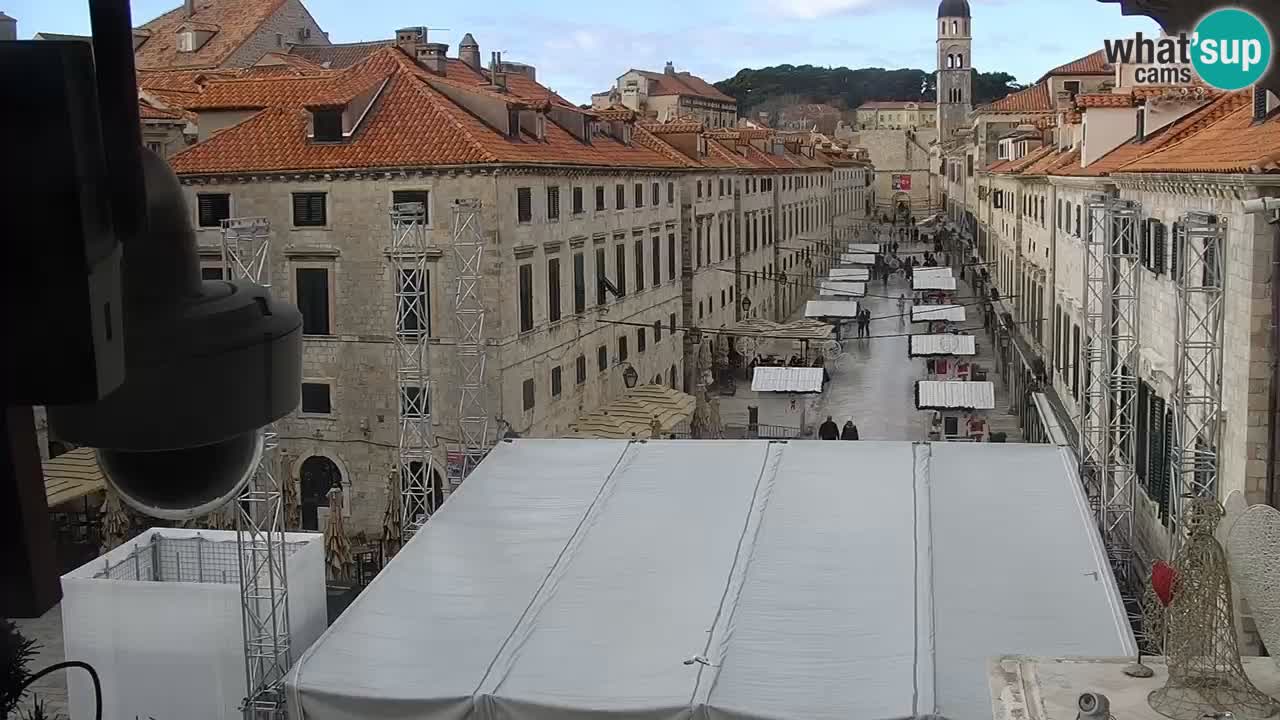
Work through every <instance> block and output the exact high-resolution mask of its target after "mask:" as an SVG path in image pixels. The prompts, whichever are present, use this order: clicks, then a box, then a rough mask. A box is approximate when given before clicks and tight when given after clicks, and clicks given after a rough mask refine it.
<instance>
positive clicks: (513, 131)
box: [507, 110, 520, 140]
mask: <svg viewBox="0 0 1280 720" xmlns="http://www.w3.org/2000/svg"><path fill="white" fill-rule="evenodd" d="M507 136H508V137H510V138H512V139H513V140H519V139H520V111H519V110H507Z"/></svg>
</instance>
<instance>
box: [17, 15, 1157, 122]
mask: <svg viewBox="0 0 1280 720" xmlns="http://www.w3.org/2000/svg"><path fill="white" fill-rule="evenodd" d="M303 3H304V4H305V5H306V6H307V8H308V9H309V10H310V11H311V14H312V15H313V16H315V18H316V21H317V22H318V23H319V24H320V27H322V28H324V29H325V30H326V31H328V33H329V39H330V40H331V41H332V42H356V41H362V40H379V39H390V38H392V37H393V36H394V32H395V29H396V28H399V27H404V26H409V25H426V26H428V27H431V28H442V29H440V30H433V31H431V32H429V33H428V34H429V37H430V39H431V40H432V41H433V42H447V43H449V45H450V49H449V54H450V55H454V54H456V52H457V43H458V40H459V39H460V38H461V37H462V35H463V33H466V32H470V33H471V34H472V35H473V36H474V37H475V39H476V41H477V42H478V43H479V44H480V52H481V57H482V58H483V59H484V61H485V62H488V59H489V53H490V52H491V51H494V50H498V51H501V52H502V54H503V59H504V60H512V61H517V62H523V63H528V64H530V65H533V66H534V67H536V68H537V73H538V81H539V82H541V83H542V84H544V85H547V86H549V87H551V88H552V89H553V90H555V91H556V92H558V93H560V94H561V95H562V96H564V97H566V98H568V99H570V100H572V101H574V102H578V103H586V102H589V101H590V96H591V93H593V92H600V91H603V90H606V89H608V88H609V86H611V85H612V84H613V83H614V81H615V80H616V78H617V76H618V75H621V74H622V73H624V72H626V71H627V70H628V69H630V68H639V69H646V70H655V71H661V70H662V67H663V65H664V64H665V63H666V62H667V61H671V62H673V63H675V66H676V68H677V69H679V70H688V71H690V72H692V73H693V74H695V75H699V76H701V77H703V78H705V79H706V80H708V81H710V82H716V81H719V80H723V79H725V78H729V77H732V76H733V75H734V74H736V73H737V72H738V71H739V70H740V69H742V68H759V67H766V66H769V65H780V64H784V63H790V64H793V65H802V64H810V65H818V66H830V67H839V66H845V67H850V68H859V67H884V68H901V67H910V68H920V69H924V70H934V69H936V68H935V67H934V64H935V61H934V53H935V49H934V48H935V45H934V43H935V40H936V29H937V26H936V22H937V20H936V18H937V7H938V5H937V0H735V1H734V2H727V1H725V0H701V2H688V1H687V0H646V2H625V3H619V4H614V3H613V2H595V3H588V2H566V1H565V0H519V2H510V1H506V2H504V1H503V0H489V2H487V3H467V2H454V3H440V2H424V1H422V0H417V1H416V2H412V1H406V0H360V1H359V2H353V1H352V0H303ZM970 4H971V5H972V7H973V34H974V42H973V63H974V67H975V68H976V69H978V70H980V71H984V72H987V71H1004V72H1007V73H1009V74H1011V75H1013V76H1015V77H1016V78H1017V79H1018V80H1019V81H1020V82H1034V81H1035V80H1036V79H1037V78H1039V77H1040V76H1041V75H1042V74H1043V73H1044V72H1045V71H1046V70H1049V69H1050V68H1053V67H1055V66H1057V65H1061V64H1063V63H1065V62H1069V61H1071V60H1074V59H1076V58H1078V57H1080V56H1083V55H1086V54H1088V53H1090V52H1092V51H1094V50H1097V49H1099V48H1101V47H1102V41H1103V39H1104V38H1119V37H1132V36H1133V33H1134V32H1136V31H1139V30H1141V31H1143V32H1144V33H1148V34H1150V33H1152V32H1157V31H1158V28H1157V26H1156V25H1155V23H1154V22H1152V21H1151V20H1149V19H1147V18H1141V17H1140V18H1127V17H1122V16H1121V15H1120V10H1119V7H1118V6H1117V5H1114V4H1104V3H1101V2H1098V0H1032V1H1031V2H1026V1H1024V0H970ZM132 5H133V20H134V24H135V25H141V24H142V23H143V22H146V21H147V20H150V19H151V18H153V17H155V16H157V15H160V14H162V13H164V12H166V11H168V10H170V9H172V8H174V7H177V6H178V2H177V0H133V3H132ZM0 11H3V12H4V13H5V14H7V15H9V16H10V17H14V18H17V20H18V37H19V38H29V37H31V35H33V34H34V33H36V32H42V31H43V32H62V33H74V34H88V32H89V11H88V2H87V0H0Z"/></svg>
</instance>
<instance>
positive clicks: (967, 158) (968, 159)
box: [965, 155, 973, 177]
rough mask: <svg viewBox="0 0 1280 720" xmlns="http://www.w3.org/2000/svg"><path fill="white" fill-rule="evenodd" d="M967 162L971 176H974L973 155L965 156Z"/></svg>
mask: <svg viewBox="0 0 1280 720" xmlns="http://www.w3.org/2000/svg"><path fill="white" fill-rule="evenodd" d="M965 164H966V165H967V166H968V171H969V177H973V156H972V155H966V156H965Z"/></svg>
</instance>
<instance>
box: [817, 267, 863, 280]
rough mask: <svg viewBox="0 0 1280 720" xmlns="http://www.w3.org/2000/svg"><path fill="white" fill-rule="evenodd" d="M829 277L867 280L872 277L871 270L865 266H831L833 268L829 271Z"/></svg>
mask: <svg viewBox="0 0 1280 720" xmlns="http://www.w3.org/2000/svg"><path fill="white" fill-rule="evenodd" d="M827 278H829V279H831V280H856V281H865V280H870V279H871V270H870V269H868V268H864V267H856V268H831V270H830V271H828V272H827Z"/></svg>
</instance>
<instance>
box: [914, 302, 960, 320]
mask: <svg viewBox="0 0 1280 720" xmlns="http://www.w3.org/2000/svg"><path fill="white" fill-rule="evenodd" d="M940 320H947V321H949V322H964V306H963V305H915V306H913V307H912V308H911V322H935V321H940Z"/></svg>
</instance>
